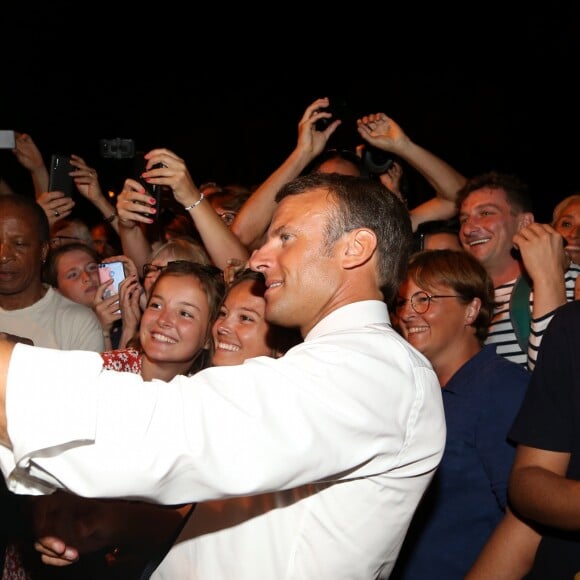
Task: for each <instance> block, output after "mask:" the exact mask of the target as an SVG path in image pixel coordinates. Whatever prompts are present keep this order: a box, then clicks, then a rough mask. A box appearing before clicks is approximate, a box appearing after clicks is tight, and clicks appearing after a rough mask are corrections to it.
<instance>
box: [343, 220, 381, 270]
mask: <svg viewBox="0 0 580 580" xmlns="http://www.w3.org/2000/svg"><path fill="white" fill-rule="evenodd" d="M376 249H377V236H376V234H375V233H374V232H373V231H372V230H369V229H367V228H358V229H355V230H352V231H351V232H349V233H348V236H347V238H346V241H345V248H344V255H343V265H344V267H345V268H355V267H356V266H360V265H361V264H364V263H366V262H368V260H370V258H371V257H372V256H373V255H374V253H375V251H376Z"/></svg>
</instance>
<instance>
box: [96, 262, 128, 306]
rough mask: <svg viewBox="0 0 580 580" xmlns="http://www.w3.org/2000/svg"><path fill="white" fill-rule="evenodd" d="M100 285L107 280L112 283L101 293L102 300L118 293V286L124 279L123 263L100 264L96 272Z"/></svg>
mask: <svg viewBox="0 0 580 580" xmlns="http://www.w3.org/2000/svg"><path fill="white" fill-rule="evenodd" d="M97 272H98V274H99V280H100V282H101V284H102V283H103V282H106V281H107V280H111V279H112V280H113V283H112V284H111V285H109V286H107V288H106V290H105V292H104V293H103V298H109V297H111V296H113V295H114V294H118V293H119V284H120V283H121V282H122V281H123V280H124V279H125V267H124V266H123V262H108V263H104V262H101V263H100V264H99V267H98V270H97Z"/></svg>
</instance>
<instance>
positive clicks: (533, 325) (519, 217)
mask: <svg viewBox="0 0 580 580" xmlns="http://www.w3.org/2000/svg"><path fill="white" fill-rule="evenodd" d="M457 207H458V210H459V220H460V224H461V228H460V232H459V237H460V240H461V244H462V245H463V247H464V249H465V250H466V251H468V252H470V253H471V254H473V255H474V256H475V257H476V258H477V259H478V260H479V261H480V262H481V263H482V264H483V265H484V266H485V268H486V270H487V271H488V273H489V274H490V276H491V277H492V279H493V283H494V286H495V291H496V292H495V297H496V301H497V307H496V312H495V315H494V317H493V319H492V322H491V325H490V332H489V335H488V338H487V341H486V343H487V344H489V343H494V344H496V345H497V353H498V354H500V355H502V356H504V357H506V358H507V359H509V360H512V361H514V362H516V363H519V364H521V365H523V366H526V367H527V368H528V369H529V370H533V368H534V365H535V361H536V357H537V352H538V348H539V346H540V342H541V340H542V335H543V333H544V331H545V330H546V328H547V327H548V324H549V323H550V321H551V319H552V317H553V314H554V310H555V309H556V308H557V307H558V306H561V305H562V304H565V303H566V302H567V301H570V300H573V299H574V285H575V282H576V278H577V276H578V274H579V273H580V266H578V265H576V264H574V263H571V262H570V259H569V258H568V257H567V256H566V254H565V252H564V243H563V238H562V236H561V235H560V234H559V233H558V232H556V230H555V229H554V228H553V227H552V226H550V225H548V224H541V223H537V222H535V221H534V214H533V213H532V203H531V199H530V197H529V193H528V188H527V186H526V184H525V183H523V182H522V181H521V180H520V179H518V178H517V177H515V176H512V175H507V174H502V173H498V172H494V171H492V172H489V173H485V174H482V175H478V176H476V177H473V178H472V179H470V180H469V181H467V183H466V184H465V185H464V186H463V187H462V188H461V189H460V190H459V192H458V194H457ZM524 274H525V275H527V277H528V278H529V280H530V285H531V287H532V291H531V292H530V294H529V305H530V312H531V321H530V329H529V331H530V332H529V342H528V346H527V349H526V348H522V347H521V346H520V344H519V342H518V339H517V337H516V333H515V330H514V315H513V311H510V299H511V297H512V292H513V289H514V287H515V285H516V282H517V281H518V280H519V279H520V277H521V276H522V275H524Z"/></svg>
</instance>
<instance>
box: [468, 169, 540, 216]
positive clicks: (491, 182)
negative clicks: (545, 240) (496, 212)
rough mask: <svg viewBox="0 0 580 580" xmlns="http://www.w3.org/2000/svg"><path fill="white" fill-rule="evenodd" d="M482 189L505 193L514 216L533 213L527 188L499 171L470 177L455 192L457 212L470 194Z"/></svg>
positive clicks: (515, 178) (514, 178) (512, 177)
mask: <svg viewBox="0 0 580 580" xmlns="http://www.w3.org/2000/svg"><path fill="white" fill-rule="evenodd" d="M484 188H486V189H501V190H503V191H505V193H506V197H507V201H508V203H509V205H510V207H511V208H512V210H513V212H514V213H516V214H519V213H524V212H533V211H534V208H533V203H532V198H531V197H530V192H529V189H528V186H527V185H526V184H525V183H524V182H523V181H522V180H521V179H520V178H519V177H517V176H516V175H511V174H508V173H500V172H499V171H489V172H487V173H482V174H480V175H476V176H475V177H472V178H471V179H470V180H469V181H468V182H467V183H466V184H465V185H464V186H463V187H462V188H461V189H460V190H459V191H458V192H457V200H456V206H457V211H458V212H460V211H461V206H462V205H463V202H464V201H465V200H466V199H467V197H468V196H469V194H470V193H471V192H473V191H477V190H478V189H484Z"/></svg>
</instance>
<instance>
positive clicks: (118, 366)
mask: <svg viewBox="0 0 580 580" xmlns="http://www.w3.org/2000/svg"><path fill="white" fill-rule="evenodd" d="M101 356H102V357H103V363H104V364H103V368H105V369H108V370H111V371H122V372H124V373H133V374H136V375H140V374H141V367H142V365H143V355H142V353H140V352H139V351H138V350H135V349H134V348H120V349H117V350H107V351H105V352H102V353H101Z"/></svg>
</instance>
